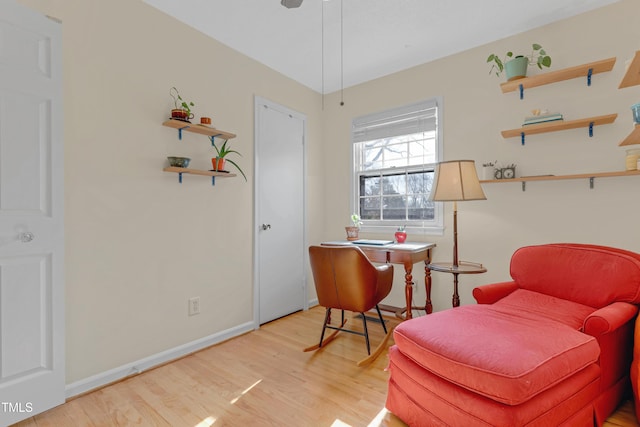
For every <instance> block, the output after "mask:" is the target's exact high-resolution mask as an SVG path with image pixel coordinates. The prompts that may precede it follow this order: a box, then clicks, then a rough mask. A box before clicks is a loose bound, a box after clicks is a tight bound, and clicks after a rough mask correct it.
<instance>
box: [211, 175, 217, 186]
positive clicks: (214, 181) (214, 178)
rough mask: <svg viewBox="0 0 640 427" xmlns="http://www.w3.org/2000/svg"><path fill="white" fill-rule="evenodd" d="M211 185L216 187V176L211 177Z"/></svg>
mask: <svg viewBox="0 0 640 427" xmlns="http://www.w3.org/2000/svg"><path fill="white" fill-rule="evenodd" d="M211 185H216V177H215V176H212V177H211Z"/></svg>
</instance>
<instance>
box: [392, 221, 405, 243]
mask: <svg viewBox="0 0 640 427" xmlns="http://www.w3.org/2000/svg"><path fill="white" fill-rule="evenodd" d="M405 229H406V226H405V225H401V226H400V227H398V230H397V231H396V233H395V237H396V242H398V243H404V242H405V240H407V232H406V231H405Z"/></svg>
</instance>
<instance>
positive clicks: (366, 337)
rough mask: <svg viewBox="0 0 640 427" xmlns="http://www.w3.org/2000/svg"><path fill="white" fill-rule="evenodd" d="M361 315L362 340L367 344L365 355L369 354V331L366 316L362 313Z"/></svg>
mask: <svg viewBox="0 0 640 427" xmlns="http://www.w3.org/2000/svg"><path fill="white" fill-rule="evenodd" d="M360 314H361V315H362V326H364V340H365V341H366V342H367V354H371V348H370V347H369V331H368V330H367V316H365V315H364V313H360Z"/></svg>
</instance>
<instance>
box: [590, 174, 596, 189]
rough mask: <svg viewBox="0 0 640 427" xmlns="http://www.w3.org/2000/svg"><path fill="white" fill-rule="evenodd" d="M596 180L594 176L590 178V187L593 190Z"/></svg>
mask: <svg viewBox="0 0 640 427" xmlns="http://www.w3.org/2000/svg"><path fill="white" fill-rule="evenodd" d="M594 181H595V178H594V177H590V178H589V188H590V189H592V190H593V182H594Z"/></svg>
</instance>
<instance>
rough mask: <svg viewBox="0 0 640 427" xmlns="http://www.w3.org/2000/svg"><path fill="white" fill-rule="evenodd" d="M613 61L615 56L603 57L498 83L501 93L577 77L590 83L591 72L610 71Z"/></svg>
mask: <svg viewBox="0 0 640 427" xmlns="http://www.w3.org/2000/svg"><path fill="white" fill-rule="evenodd" d="M615 63H616V58H615V57H614V58H609V59H603V60H601V61H595V62H590V63H588V64H583V65H577V66H575V67H569V68H564V69H562V70H556V71H549V72H547V73H544V74H538V75H537V76H531V77H525V78H523V79H518V80H512V81H510V82H504V83H502V84H501V85H500V88H501V89H502V93H507V92H513V91H515V90H518V89H520V90H523V89H525V88H532V87H536V86H543V85H548V84H550V83H556V82H561V81H564V80H570V79H575V78H578V77H587V79H588V80H587V84H588V85H591V76H592V75H593V74H598V73H604V72H608V71H611V70H612V69H613V65H614V64H615ZM520 95H521V96H520V98H522V93H521V94H520Z"/></svg>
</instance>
